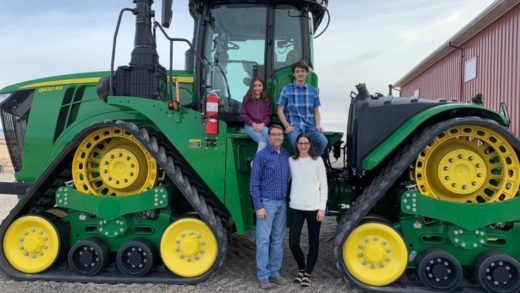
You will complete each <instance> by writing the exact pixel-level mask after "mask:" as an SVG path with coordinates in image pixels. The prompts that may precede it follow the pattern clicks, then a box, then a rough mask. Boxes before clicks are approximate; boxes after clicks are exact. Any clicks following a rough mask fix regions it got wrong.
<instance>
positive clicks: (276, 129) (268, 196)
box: [249, 124, 289, 290]
mask: <svg viewBox="0 0 520 293" xmlns="http://www.w3.org/2000/svg"><path fill="white" fill-rule="evenodd" d="M268 139H269V145H267V147H265V148H264V149H262V150H261V151H260V152H258V153H257V154H256V156H255V159H254V161H253V168H252V170H251V182H250V184H249V189H250V192H251V198H252V200H253V204H254V206H255V210H256V267H257V269H258V270H257V274H256V277H257V278H258V282H259V286H260V288H261V289H264V290H268V289H271V288H273V287H274V286H273V285H274V284H276V285H278V286H285V285H287V280H286V279H285V278H284V277H282V276H281V275H280V268H281V266H282V260H283V239H284V233H285V226H286V220H287V189H288V183H289V153H288V152H287V151H286V150H285V149H283V148H282V143H283V128H282V126H280V125H278V124H273V125H271V127H269V136H268Z"/></svg>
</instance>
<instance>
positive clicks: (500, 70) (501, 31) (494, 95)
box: [401, 5, 520, 136]
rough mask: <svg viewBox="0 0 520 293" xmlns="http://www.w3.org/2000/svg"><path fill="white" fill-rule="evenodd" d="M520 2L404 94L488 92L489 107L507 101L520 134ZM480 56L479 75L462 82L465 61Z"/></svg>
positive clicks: (514, 128)
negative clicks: (415, 91)
mask: <svg viewBox="0 0 520 293" xmlns="http://www.w3.org/2000/svg"><path fill="white" fill-rule="evenodd" d="M519 38H520V5H516V6H515V7H514V8H513V9H511V10H510V11H509V12H508V13H506V14H505V15H503V16H502V17H500V18H499V19H497V20H496V21H495V22H494V23H492V24H491V25H490V26H488V27H487V28H485V29H484V30H482V31H481V32H480V33H479V34H477V35H476V36H474V37H473V38H472V39H470V40H468V41H467V42H466V43H464V44H463V45H462V46H461V47H462V48H463V49H464V58H463V61H462V62H461V58H460V50H454V51H453V52H451V53H450V54H449V55H448V56H446V57H445V58H444V59H442V60H440V61H439V62H437V63H435V64H434V65H433V66H431V67H430V68H428V70H426V71H425V72H423V73H422V74H421V75H419V76H417V77H416V78H415V79H413V80H411V81H410V82H408V83H407V84H405V85H404V86H403V87H402V90H401V95H402V96H411V95H413V92H414V90H415V89H419V95H420V97H421V98H431V99H433V98H447V99H459V98H461V100H462V101H469V100H470V98H471V97H473V96H475V95H476V94H478V93H484V95H485V104H486V106H488V107H490V108H493V109H498V108H499V105H500V103H501V102H505V103H506V104H507V105H508V107H509V112H510V114H511V120H512V121H511V122H512V123H511V130H512V131H513V133H515V134H516V135H517V136H520V73H519V71H520V56H519V50H520V44H519ZM475 56H476V57H477V71H476V72H477V77H476V78H475V79H473V80H470V81H468V82H465V83H464V84H463V87H462V97H461V93H460V84H461V81H463V80H464V79H463V78H464V76H463V74H461V71H460V68H461V66H464V62H466V61H467V60H469V59H471V58H473V57H475Z"/></svg>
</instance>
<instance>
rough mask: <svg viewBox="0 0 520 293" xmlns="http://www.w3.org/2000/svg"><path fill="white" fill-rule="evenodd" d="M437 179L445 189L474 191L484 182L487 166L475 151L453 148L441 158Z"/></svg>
mask: <svg viewBox="0 0 520 293" xmlns="http://www.w3.org/2000/svg"><path fill="white" fill-rule="evenodd" d="M438 174H439V181H440V182H441V184H442V186H444V187H445V188H446V189H447V190H449V191H451V192H453V193H458V194H470V193H473V192H476V191H477V190H479V189H480V188H482V186H483V185H484V184H485V180H486V178H485V177H484V174H487V167H486V164H485V163H484V160H482V158H481V157H480V156H479V155H478V154H477V153H475V152H472V151H469V150H455V151H451V152H448V153H447V154H446V155H445V156H444V157H442V158H441V160H440V162H439V168H438Z"/></svg>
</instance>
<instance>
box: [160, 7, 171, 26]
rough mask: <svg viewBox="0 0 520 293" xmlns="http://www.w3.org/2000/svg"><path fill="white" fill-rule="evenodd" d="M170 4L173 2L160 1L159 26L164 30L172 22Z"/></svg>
mask: <svg viewBox="0 0 520 293" xmlns="http://www.w3.org/2000/svg"><path fill="white" fill-rule="evenodd" d="M172 2H173V0H163V1H162V14H161V25H162V26H163V27H165V28H169V27H170V23H171V22H172Z"/></svg>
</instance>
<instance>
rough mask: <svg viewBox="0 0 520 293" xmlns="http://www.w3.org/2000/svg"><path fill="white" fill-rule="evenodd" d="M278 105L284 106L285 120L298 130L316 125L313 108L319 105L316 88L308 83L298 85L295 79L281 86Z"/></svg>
mask: <svg viewBox="0 0 520 293" xmlns="http://www.w3.org/2000/svg"><path fill="white" fill-rule="evenodd" d="M278 105H279V106H283V107H284V114H285V117H286V118H287V122H289V124H290V125H291V126H292V127H293V128H296V129H299V130H300V131H302V132H303V131H305V127H306V126H316V119H315V118H314V109H315V108H316V107H319V106H320V105H321V103H320V98H319V95H318V90H317V89H316V88H315V87H313V86H311V85H310V84H307V83H306V84H304V85H303V86H299V85H298V84H297V83H296V81H294V82H293V83H291V84H288V85H286V86H284V87H283V88H282V91H281V92H280V98H279V99H278Z"/></svg>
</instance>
